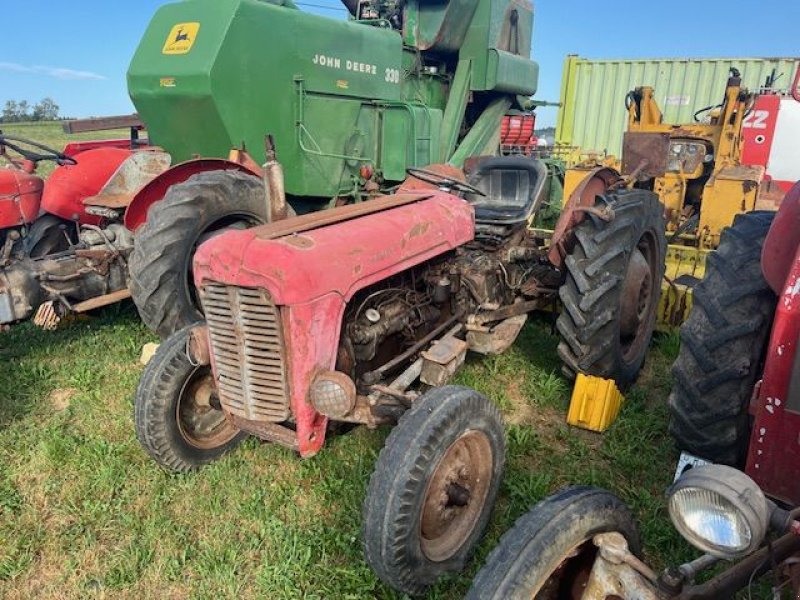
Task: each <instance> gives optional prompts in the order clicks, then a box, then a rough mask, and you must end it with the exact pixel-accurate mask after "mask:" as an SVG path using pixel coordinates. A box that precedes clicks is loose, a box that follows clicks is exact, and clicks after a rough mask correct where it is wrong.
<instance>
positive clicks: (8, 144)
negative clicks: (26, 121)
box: [0, 132, 78, 166]
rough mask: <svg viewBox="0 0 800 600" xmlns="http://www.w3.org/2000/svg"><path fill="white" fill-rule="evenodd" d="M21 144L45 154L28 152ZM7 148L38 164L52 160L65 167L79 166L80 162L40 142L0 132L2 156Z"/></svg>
mask: <svg viewBox="0 0 800 600" xmlns="http://www.w3.org/2000/svg"><path fill="white" fill-rule="evenodd" d="M19 144H24V145H25V146H30V147H31V148H36V149H37V150H41V151H42V152H43V154H40V153H38V152H33V151H31V150H28V149H27V148H23V147H21V146H19ZM5 148H11V149H12V150H13V151H14V152H16V153H17V154H19V155H20V156H22V158H24V159H26V160H29V161H31V162H33V163H38V162H39V161H42V160H52V161H55V162H56V163H57V164H59V165H60V166H64V165H77V164H78V161H77V160H75V159H74V158H72V157H71V156H67V155H66V154H64V153H63V152H59V151H58V150H54V149H53V148H50V147H48V146H44V145H42V144H40V143H38V142H34V141H33V140H29V139H26V138H21V137H12V136H8V135H3V133H2V132H0V149H2V151H0V154H4V153H5Z"/></svg>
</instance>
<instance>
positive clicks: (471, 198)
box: [465, 156, 547, 225]
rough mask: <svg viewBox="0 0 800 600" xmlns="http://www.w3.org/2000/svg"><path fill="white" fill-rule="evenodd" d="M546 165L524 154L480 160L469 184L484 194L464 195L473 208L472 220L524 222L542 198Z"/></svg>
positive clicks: (499, 222) (503, 223) (493, 223)
mask: <svg viewBox="0 0 800 600" xmlns="http://www.w3.org/2000/svg"><path fill="white" fill-rule="evenodd" d="M546 181H547V167H546V166H545V165H544V163H542V162H541V161H539V160H533V159H531V158H527V157H524V156H501V157H492V158H485V159H483V160H481V161H480V162H479V163H478V165H477V167H476V169H475V170H474V171H473V172H472V173H471V174H470V176H469V183H470V184H471V185H473V186H475V187H477V188H478V189H479V190H481V191H482V192H483V193H484V194H486V195H485V196H480V195H478V194H466V195H465V198H466V200H467V201H468V202H469V203H470V204H472V206H473V207H474V208H475V221H476V222H478V223H485V224H492V225H514V224H517V223H522V222H525V221H527V220H528V219H529V218H530V217H531V216H532V215H533V214H535V213H536V211H537V210H539V207H540V206H541V203H542V200H543V199H544V194H543V192H544V189H545V183H546Z"/></svg>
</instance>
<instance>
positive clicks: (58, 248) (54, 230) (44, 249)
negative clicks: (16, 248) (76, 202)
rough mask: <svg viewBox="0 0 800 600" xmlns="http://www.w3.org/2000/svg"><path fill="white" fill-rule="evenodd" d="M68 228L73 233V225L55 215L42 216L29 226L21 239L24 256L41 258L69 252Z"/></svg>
mask: <svg viewBox="0 0 800 600" xmlns="http://www.w3.org/2000/svg"><path fill="white" fill-rule="evenodd" d="M65 228H66V229H65ZM69 228H71V229H72V231H73V232H74V231H75V224H74V223H72V222H71V221H67V220H65V219H61V218H60V217H57V216H55V215H42V216H41V217H39V218H38V219H36V220H35V221H34V222H33V223H32V224H31V226H30V228H29V229H28V234H27V235H26V236H25V237H24V238H23V242H24V243H23V249H24V253H25V256H29V257H30V258H41V257H43V256H48V255H50V254H56V253H57V252H64V251H65V250H69V247H70V245H71V244H70V241H69V239H67V229H69Z"/></svg>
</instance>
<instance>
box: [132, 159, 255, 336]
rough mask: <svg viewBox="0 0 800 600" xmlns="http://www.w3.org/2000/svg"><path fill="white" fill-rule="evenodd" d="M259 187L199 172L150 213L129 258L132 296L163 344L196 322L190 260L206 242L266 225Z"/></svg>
mask: <svg viewBox="0 0 800 600" xmlns="http://www.w3.org/2000/svg"><path fill="white" fill-rule="evenodd" d="M266 214H267V206H266V194H265V192H264V184H263V182H262V181H261V180H260V179H258V178H257V177H254V176H252V175H248V174H246V173H241V172H239V171H209V172H206V173H198V174H197V175H193V176H192V177H190V178H189V179H187V180H186V181H185V182H184V183H179V184H177V185H173V186H172V187H171V188H169V190H168V191H167V193H166V195H165V196H164V199H163V200H161V201H159V202H156V203H155V204H154V205H153V206H152V207H151V208H150V210H149V211H148V215H147V222H146V223H145V224H144V225H142V226H141V227H140V228H139V230H138V231H137V232H136V240H135V244H134V249H133V253H132V254H131V258H130V278H131V295H132V297H133V301H134V303H135V304H136V308H137V309H138V310H139V315H140V316H141V318H142V321H144V323H145V325H147V326H148V327H149V328H150V329H152V330H153V331H155V332H156V333H157V334H158V335H159V336H161V338H162V339H165V338H167V337H168V336H169V335H170V334H172V333H173V332H175V331H177V330H179V329H181V328H183V327H186V326H187V325H190V324H192V323H195V322H197V321H200V320H201V319H202V318H203V315H202V313H201V311H200V304H199V302H198V299H197V295H196V292H195V289H194V281H193V276H192V259H193V257H194V253H195V251H196V250H197V247H198V246H199V245H200V244H201V243H203V242H204V241H206V240H208V239H210V238H211V237H214V236H215V235H218V234H220V233H222V232H223V231H226V230H229V229H247V228H249V227H252V226H254V225H260V224H262V223H265V222H266V220H267V219H266Z"/></svg>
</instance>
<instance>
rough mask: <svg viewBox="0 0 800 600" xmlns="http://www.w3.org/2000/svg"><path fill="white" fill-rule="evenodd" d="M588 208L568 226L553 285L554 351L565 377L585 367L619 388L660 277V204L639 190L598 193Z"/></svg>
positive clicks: (643, 346)
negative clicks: (601, 213) (558, 278)
mask: <svg viewBox="0 0 800 600" xmlns="http://www.w3.org/2000/svg"><path fill="white" fill-rule="evenodd" d="M596 208H600V209H605V210H610V211H613V215H614V217H613V219H612V220H610V221H605V220H603V219H601V218H599V217H598V216H596V215H594V214H589V215H587V217H586V219H585V220H584V221H583V222H582V223H580V224H579V225H578V226H577V227H576V228H575V246H574V248H573V249H572V251H571V252H570V254H569V255H567V257H566V259H565V267H566V280H565V282H564V284H563V285H562V286H561V288H560V290H559V297H560V299H561V302H562V304H563V306H564V310H562V311H561V314H560V315H559V317H558V321H557V322H556V327H557V329H558V332H559V334H560V335H561V338H562V341H561V343H560V344H559V346H558V355H559V357H560V358H561V360H562V362H563V363H564V366H563V369H562V370H563V372H564V374H565V375H566V376H567V377H569V378H574V377H575V375H576V373H586V374H588V375H595V376H598V377H603V378H606V379H613V380H615V381H616V383H617V385H619V387H620V388H622V389H625V388H626V387H627V386H628V385H630V384H631V383H632V382H633V381H634V380H635V379H636V376H637V375H638V373H639V370H640V369H641V368H642V364H643V363H644V358H645V355H646V354H647V347H648V346H649V344H650V339H651V338H652V336H653V330H654V328H655V322H656V309H657V308H658V301H659V298H660V295H661V279H662V278H663V277H664V269H665V260H666V250H667V240H666V235H665V233H664V232H665V228H666V222H665V220H664V207H663V205H662V204H661V202H660V201H659V200H658V197H657V196H656V195H655V194H653V193H652V192H648V191H645V190H625V191H620V192H612V193H608V194H606V195H603V196H598V198H597V203H596Z"/></svg>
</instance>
